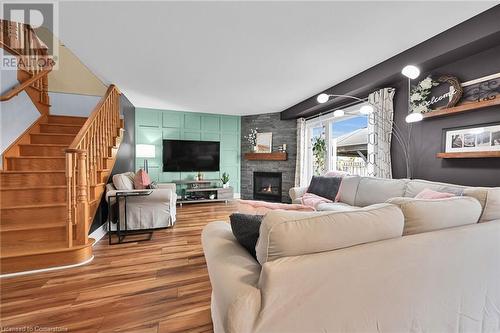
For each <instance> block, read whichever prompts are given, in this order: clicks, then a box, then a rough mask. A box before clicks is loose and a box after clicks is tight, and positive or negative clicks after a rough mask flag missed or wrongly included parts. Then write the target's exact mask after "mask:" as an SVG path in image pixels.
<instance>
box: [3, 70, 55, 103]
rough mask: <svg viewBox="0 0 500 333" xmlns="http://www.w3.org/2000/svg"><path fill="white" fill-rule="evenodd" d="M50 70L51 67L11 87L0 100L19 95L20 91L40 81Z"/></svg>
mask: <svg viewBox="0 0 500 333" xmlns="http://www.w3.org/2000/svg"><path fill="white" fill-rule="evenodd" d="M49 72H50V70H49V69H46V70H43V71H41V72H39V73H37V74H35V75H34V76H32V77H31V78H30V79H28V80H26V81H23V82H21V83H20V84H18V85H17V86H15V87H14V88H12V89H10V90H9V91H7V92H6V93H5V94H4V95H2V96H1V97H0V102H5V101H8V100H10V99H11V98H13V97H15V96H17V95H19V93H21V92H22V91H23V90H25V89H26V88H27V87H29V86H31V85H32V84H33V83H34V82H35V81H38V80H40V79H41V78H43V77H44V76H45V75H47V74H48V73H49Z"/></svg>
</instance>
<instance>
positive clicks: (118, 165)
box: [90, 94, 135, 232]
mask: <svg viewBox="0 0 500 333" xmlns="http://www.w3.org/2000/svg"><path fill="white" fill-rule="evenodd" d="M120 113H121V115H122V116H123V119H124V122H125V132H124V133H123V139H122V142H121V144H120V148H119V149H118V154H117V156H116V161H115V165H114V167H113V170H112V171H111V176H110V178H109V181H110V182H111V177H112V176H113V175H115V174H117V173H123V172H127V171H134V165H135V107H134V105H133V104H132V103H131V102H130V101H129V100H128V99H127V97H126V96H125V95H124V94H122V95H121V97H120ZM107 215H108V207H107V205H106V201H105V199H104V197H103V198H102V199H101V204H100V205H99V208H98V209H97V213H96V214H95V217H94V221H93V222H92V225H91V226H90V232H93V231H94V230H96V229H97V228H99V227H100V226H101V225H103V224H104V223H105V222H106V219H107Z"/></svg>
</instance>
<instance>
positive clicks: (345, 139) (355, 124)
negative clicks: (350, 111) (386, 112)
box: [329, 115, 368, 176]
mask: <svg viewBox="0 0 500 333" xmlns="http://www.w3.org/2000/svg"><path fill="white" fill-rule="evenodd" d="M330 126H331V139H330V142H331V150H330V156H329V159H330V164H329V165H330V167H331V169H333V170H339V171H345V172H347V173H349V174H351V175H359V176H366V174H367V168H366V156H367V147H368V127H367V126H368V117H367V116H364V115H359V116H352V117H347V118H346V119H339V120H338V121H333V122H331V124H330Z"/></svg>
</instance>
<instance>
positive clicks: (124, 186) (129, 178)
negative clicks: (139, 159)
mask: <svg viewBox="0 0 500 333" xmlns="http://www.w3.org/2000/svg"><path fill="white" fill-rule="evenodd" d="M134 176H135V174H134V173H133V172H125V173H119V174H117V175H114V176H113V185H114V186H115V188H116V189H117V190H118V191H130V190H133V189H134Z"/></svg>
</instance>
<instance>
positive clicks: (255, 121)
mask: <svg viewBox="0 0 500 333" xmlns="http://www.w3.org/2000/svg"><path fill="white" fill-rule="evenodd" d="M251 128H257V129H258V131H259V132H272V133H273V151H277V150H278V147H279V146H281V145H282V144H284V143H286V145H287V153H288V160H286V161H247V160H245V158H244V154H245V153H247V152H250V151H251V150H252V147H251V145H250V143H248V141H247V140H246V139H245V138H244V136H245V135H248V133H249V132H250V129H251ZM296 157H297V121H296V120H281V119H280V113H279V112H277V113H267V114H261V115H254V116H244V117H241V198H242V199H253V172H254V171H263V172H266V171H267V172H281V173H282V197H283V201H284V202H291V199H290V196H289V195H288V190H289V189H290V188H292V187H293V186H294V183H295V161H296Z"/></svg>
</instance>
